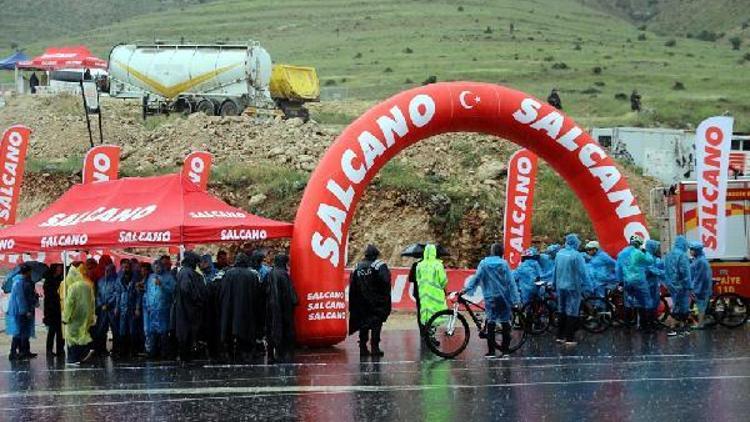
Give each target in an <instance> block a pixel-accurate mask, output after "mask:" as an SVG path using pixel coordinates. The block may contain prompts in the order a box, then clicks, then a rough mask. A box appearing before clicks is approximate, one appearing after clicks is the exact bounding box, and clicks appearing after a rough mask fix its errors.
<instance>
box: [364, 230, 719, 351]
mask: <svg viewBox="0 0 750 422" xmlns="http://www.w3.org/2000/svg"><path fill="white" fill-rule="evenodd" d="M703 248H704V246H703V244H701V243H700V242H690V243H688V241H687V240H686V239H685V238H684V237H683V236H678V237H677V238H676V240H675V244H674V246H673V248H672V249H671V251H670V252H669V253H668V254H666V256H665V257H663V258H662V256H661V244H660V242H657V241H655V240H644V239H643V238H642V237H640V236H633V237H631V238H630V242H629V245H628V246H627V247H625V248H624V249H623V250H622V251H620V253H619V254H618V255H617V257H616V258H612V257H610V256H609V255H608V254H607V253H606V252H605V251H603V250H602V249H601V248H600V246H599V243H598V242H597V241H590V242H588V243H587V244H586V245H585V246H584V247H583V248H581V241H580V239H579V237H578V235H576V234H568V235H567V236H566V237H565V244H564V246H560V245H558V244H552V245H549V246H548V247H547V248H546V249H545V251H544V253H540V252H539V251H538V249H537V248H534V247H532V248H529V249H528V250H526V251H525V252H524V254H523V257H522V262H521V264H520V265H519V266H518V268H516V269H515V270H511V268H510V266H509V265H508V262H507V261H506V260H505V259H503V252H504V251H503V247H502V245H500V244H497V243H496V244H493V245H492V246H491V247H490V253H489V255H488V256H487V257H486V258H484V259H483V260H482V261H481V262H480V263H479V266H478V267H477V271H476V273H475V275H474V276H473V277H472V278H470V279H469V281H468V282H467V284H466V286H465V287H464V288H463V290H462V291H461V292H460V293H461V294H473V293H474V291H475V290H476V289H477V288H478V287H481V292H482V296H483V299H484V307H485V322H486V326H485V327H484V328H485V330H484V331H485V333H486V339H487V347H488V352H487V356H488V357H494V356H496V352H497V351H496V350H495V348H496V343H495V340H496V338H495V336H496V327H497V326H500V327H501V329H500V333H501V335H502V340H501V343H500V344H501V347H500V349H501V350H500V353H501V355H505V354H507V353H508V348H509V345H510V333H511V320H512V310H513V309H514V308H515V309H521V308H522V307H523V306H524V305H525V304H527V303H529V302H531V301H532V300H534V299H536V298H538V297H539V295H540V294H542V291H543V290H542V286H541V285H540V284H545V289H553V290H554V291H555V293H556V298H557V311H558V313H559V328H558V332H557V342H558V343H564V344H565V345H568V346H575V345H576V344H577V343H576V331H577V330H578V328H579V326H580V322H581V321H580V308H581V302H582V300H583V299H584V298H586V297H599V298H604V297H605V295H606V294H607V292H608V291H610V290H614V289H616V288H617V287H618V285H621V286H622V287H623V289H624V301H625V303H624V306H625V308H626V310H629V311H628V313H632V315H633V317H634V319H635V321H636V322H637V325H638V327H639V329H641V330H643V331H644V332H646V333H653V332H654V331H655V330H656V328H657V323H656V315H657V309H658V306H659V302H660V300H661V289H662V288H665V289H667V290H668V291H669V293H670V296H671V297H672V302H673V304H672V310H671V315H672V316H673V317H674V319H675V322H674V325H673V326H671V328H670V329H669V332H668V333H667V334H668V336H670V337H675V336H679V335H686V334H688V333H689V332H690V329H702V328H703V319H704V317H705V312H706V309H707V307H708V304H709V300H710V298H711V295H712V289H713V279H712V273H711V267H710V265H709V263H708V260H707V259H706V256H705V254H704V252H703ZM365 264H366V262H365ZM366 265H367V264H366ZM380 265H381V266H382V265H384V264H380ZM410 279H411V280H412V281H413V282H414V283H415V285H414V292H415V293H414V295H415V299H416V302H417V309H418V318H417V319H418V324H419V326H420V329H421V331H422V334H423V336H424V337H425V338H426V340H427V341H435V342H436V341H438V340H437V339H435V338H434V337H433V336H434V333H431V332H429V330H426V331H425V329H424V326H425V325H426V323H427V321H429V319H430V318H431V317H432V316H433V315H434V314H435V313H436V312H439V311H441V310H443V309H445V307H446V291H445V289H446V286H447V276H446V272H445V269H444V267H443V264H442V261H440V260H439V259H437V258H436V255H435V246H434V245H427V247H426V248H425V251H424V257H423V259H422V260H421V261H420V262H418V263H417V264H415V266H414V267H413V268H412V274H410ZM354 281H355V276H354V275H353V278H352V283H354ZM540 282H542V283H540ZM352 285H354V284H352ZM359 289H360V290H363V289H364V288H363V287H359ZM691 298H693V299H694V301H695V304H696V307H697V310H698V322H697V323H696V324H695V325H692V326H691V325H689V324H688V321H689V315H690V312H691V311H690V299H691ZM352 306H354V303H352ZM352 312H354V311H352ZM358 312H360V313H361V311H358ZM380 320H381V319H379V324H382V322H380ZM364 338H366V336H365V337H364ZM361 341H362V337H361V339H360V342H361ZM360 344H361V343H360Z"/></svg>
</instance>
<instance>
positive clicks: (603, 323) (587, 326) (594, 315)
mask: <svg viewBox="0 0 750 422" xmlns="http://www.w3.org/2000/svg"><path fill="white" fill-rule="evenodd" d="M612 313H613V312H612V305H610V304H609V302H607V301H606V300H604V299H602V298H598V297H589V298H587V299H586V300H584V301H583V303H582V304H581V324H582V326H583V329H584V330H586V331H588V332H589V333H592V334H600V333H603V332H605V331H607V329H608V328H609V327H610V326H611V325H612Z"/></svg>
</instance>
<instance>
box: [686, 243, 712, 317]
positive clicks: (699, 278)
mask: <svg viewBox="0 0 750 422" xmlns="http://www.w3.org/2000/svg"><path fill="white" fill-rule="evenodd" d="M690 256H691V257H692V258H693V262H692V263H691V264H690V275H691V277H692V284H693V294H694V295H695V305H696V306H697V307H698V324H697V325H695V326H694V327H693V328H695V329H698V330H700V329H703V328H704V322H703V320H704V319H705V317H706V309H707V308H708V302H709V300H710V299H711V295H712V294H713V272H712V271H711V265H710V264H709V263H708V259H706V254H705V253H704V252H703V243H701V242H690Z"/></svg>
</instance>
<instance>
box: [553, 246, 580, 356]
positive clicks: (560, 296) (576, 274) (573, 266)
mask: <svg viewBox="0 0 750 422" xmlns="http://www.w3.org/2000/svg"><path fill="white" fill-rule="evenodd" d="M580 246H581V241H580V240H579V239H578V235H576V234H573V233H571V234H568V235H567V236H565V248H564V249H563V250H561V251H560V252H558V253H557V256H556V257H555V270H554V272H553V275H552V282H553V284H554V285H555V287H556V288H557V308H558V309H559V310H560V329H559V331H558V332H557V342H558V343H563V342H564V343H565V344H566V345H568V346H575V345H576V344H577V343H576V341H575V332H576V329H577V328H578V312H579V309H580V306H581V291H582V290H583V287H584V286H586V285H587V284H588V281H587V280H588V274H587V272H586V263H585V261H584V259H583V256H581V254H580V253H579V252H578V248H579V247H580Z"/></svg>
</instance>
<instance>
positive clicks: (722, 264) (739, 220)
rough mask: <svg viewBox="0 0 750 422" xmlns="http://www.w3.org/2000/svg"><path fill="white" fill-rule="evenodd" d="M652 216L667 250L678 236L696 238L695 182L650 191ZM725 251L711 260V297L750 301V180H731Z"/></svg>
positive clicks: (727, 204)
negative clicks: (731, 295) (731, 296)
mask: <svg viewBox="0 0 750 422" xmlns="http://www.w3.org/2000/svg"><path fill="white" fill-rule="evenodd" d="M651 213H652V215H653V216H654V217H657V219H658V220H660V222H661V227H660V229H661V239H662V246H663V248H664V249H665V250H666V249H668V248H669V247H670V245H672V244H673V243H674V238H675V237H676V236H677V235H683V236H685V237H686V238H687V239H688V241H697V240H699V237H698V194H697V183H696V182H695V181H683V182H679V183H677V184H676V185H674V186H672V187H669V188H657V189H654V190H653V191H652V192H651ZM726 215H727V223H726V230H727V231H726V233H727V235H726V250H725V252H724V254H723V255H722V256H720V257H717V258H714V259H711V260H710V262H711V268H712V270H713V276H714V295H719V294H723V293H735V294H738V295H740V296H742V297H743V298H747V299H750V177H737V178H734V179H730V181H729V183H728V186H727V200H726Z"/></svg>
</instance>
